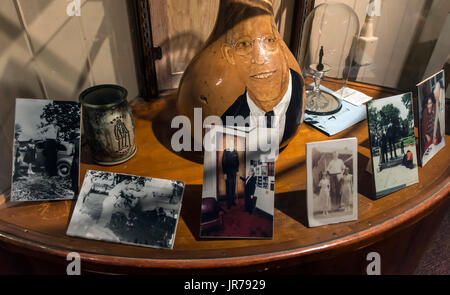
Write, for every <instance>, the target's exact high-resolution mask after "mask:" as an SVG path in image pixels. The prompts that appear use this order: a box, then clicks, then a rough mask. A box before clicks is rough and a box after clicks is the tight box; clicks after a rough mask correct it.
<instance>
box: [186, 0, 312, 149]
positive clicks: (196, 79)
mask: <svg viewBox="0 0 450 295" xmlns="http://www.w3.org/2000/svg"><path fill="white" fill-rule="evenodd" d="M304 97H305V87H304V80H303V76H302V74H301V70H300V67H299V64H298V62H297V60H296V59H295V57H294V56H293V54H292V53H291V52H290V50H289V48H288V47H287V46H286V44H285V42H284V41H283V38H282V37H281V36H280V34H279V32H278V30H277V27H276V25H275V21H274V16H273V7H272V1H270V0H221V1H220V7H219V15H218V17H217V21H216V25H215V27H214V30H213V32H212V33H211V35H210V37H209V39H208V41H207V42H206V44H205V46H204V47H203V50H202V51H201V52H200V53H199V54H198V55H197V56H196V57H194V58H193V59H192V61H191V63H190V64H189V66H188V67H187V69H186V71H185V72H184V75H183V77H182V80H181V82H180V86H179V90H178V101H177V110H178V112H179V113H180V114H182V115H185V116H187V117H188V118H190V120H191V123H192V124H193V123H194V118H193V115H194V109H195V108H201V109H202V116H203V118H205V117H206V116H217V117H220V118H221V119H222V122H223V124H224V125H229V124H227V123H226V119H227V118H228V117H230V118H237V117H239V116H241V117H243V118H244V119H246V118H248V119H249V120H248V121H249V122H250V124H249V125H250V126H251V127H257V126H252V124H259V123H255V122H263V121H269V119H270V120H273V121H272V122H271V123H267V124H266V123H264V126H260V127H266V128H279V134H280V135H281V136H280V146H285V145H287V143H288V142H289V140H290V139H291V138H292V137H293V136H294V135H295V134H296V133H297V131H298V127H299V126H300V124H301V123H302V121H303V115H304V109H305V104H304ZM261 117H262V120H259V118H261ZM230 125H233V124H230ZM238 126H239V125H238ZM258 126H259V125H258ZM194 140H195V141H198V142H202V141H201V140H202V139H201V138H194Z"/></svg>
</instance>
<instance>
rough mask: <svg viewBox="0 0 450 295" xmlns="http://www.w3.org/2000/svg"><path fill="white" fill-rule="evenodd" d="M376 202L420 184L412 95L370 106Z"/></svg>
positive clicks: (383, 100) (368, 106)
mask: <svg viewBox="0 0 450 295" xmlns="http://www.w3.org/2000/svg"><path fill="white" fill-rule="evenodd" d="M367 118H368V125H369V138H370V151H371V155H372V170H373V176H374V181H375V198H377V199H378V198H381V197H383V196H386V195H388V194H390V193H392V192H395V191H398V190H400V189H402V188H405V187H407V186H409V185H412V184H415V183H418V182H419V174H418V169H417V153H416V138H415V135H414V113H413V105H412V94H411V93H406V94H401V95H396V96H392V97H387V98H383V99H377V100H374V101H371V102H369V103H367Z"/></svg>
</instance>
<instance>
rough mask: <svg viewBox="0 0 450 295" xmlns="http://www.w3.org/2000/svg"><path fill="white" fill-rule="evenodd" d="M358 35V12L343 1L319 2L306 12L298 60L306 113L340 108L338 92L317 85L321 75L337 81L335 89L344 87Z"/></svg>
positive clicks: (316, 113) (319, 113)
mask: <svg viewBox="0 0 450 295" xmlns="http://www.w3.org/2000/svg"><path fill="white" fill-rule="evenodd" d="M358 36H359V20H358V16H357V15H356V13H355V11H354V10H353V9H352V8H351V7H350V6H348V5H346V4H343V3H337V2H331V3H322V4H320V5H318V6H317V7H315V8H314V9H313V10H312V11H311V13H310V14H309V15H308V16H307V18H306V20H305V23H304V26H303V33H302V39H301V46H300V53H299V56H298V60H299V63H300V65H301V68H302V72H303V74H304V77H305V82H306V85H307V87H306V98H305V101H306V112H307V113H308V114H311V115H319V116H320V115H325V116H326V115H330V114H334V113H336V112H338V111H339V110H340V109H341V108H342V103H341V99H340V97H341V95H336V94H334V93H333V92H334V91H333V92H332V91H327V90H324V89H322V88H321V87H320V86H321V84H322V81H323V80H324V79H328V80H333V81H335V82H337V83H339V84H341V86H340V87H339V89H344V87H345V86H346V83H347V80H348V75H349V72H350V69H351V67H352V61H353V57H354V54H355V51H356V43H355V42H354V41H355V40H356V39H357V38H358ZM311 83H312V86H310V84H311ZM336 90H337V89H335V91H336ZM341 91H342V90H341Z"/></svg>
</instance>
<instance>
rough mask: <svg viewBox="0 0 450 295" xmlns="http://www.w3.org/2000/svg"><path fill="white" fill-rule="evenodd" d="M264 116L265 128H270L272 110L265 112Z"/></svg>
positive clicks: (273, 114)
mask: <svg viewBox="0 0 450 295" xmlns="http://www.w3.org/2000/svg"><path fill="white" fill-rule="evenodd" d="M265 116H266V122H267V128H272V119H273V117H274V116H275V113H274V111H270V112H267V113H266V114H265Z"/></svg>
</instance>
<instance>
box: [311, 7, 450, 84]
mask: <svg viewBox="0 0 450 295" xmlns="http://www.w3.org/2000/svg"><path fill="white" fill-rule="evenodd" d="M330 1H331V0H316V6H317V5H319V4H321V3H324V2H330ZM338 1H339V2H342V3H345V4H347V5H349V6H350V7H352V8H353V9H354V10H355V12H356V14H357V15H358V18H359V21H360V24H361V26H360V27H362V26H363V24H364V21H365V17H366V11H367V5H368V3H369V1H368V0H365V1H360V0H338ZM379 3H381V15H380V16H379V17H377V20H376V25H375V36H377V37H378V38H379V39H378V45H377V50H376V53H375V57H374V62H373V63H372V64H371V65H368V66H363V67H360V68H359V71H358V75H357V78H356V80H357V81H358V82H365V83H370V84H375V85H380V86H385V87H393V88H399V89H404V90H405V91H406V90H408V91H411V90H414V86H415V84H416V83H418V82H420V81H421V79H422V78H423V77H424V76H427V75H424V74H425V73H426V67H427V65H428V61H429V59H430V58H431V55H432V52H433V48H434V46H435V45H436V43H437V40H438V38H439V36H440V34H441V30H442V28H443V26H444V23H445V18H446V17H447V14H448V11H450V2H449V1H446V0H436V1H434V0H433V1H431V0H396V1H389V0H380V2H379ZM432 67H434V68H439V67H438V66H436V65H432Z"/></svg>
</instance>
